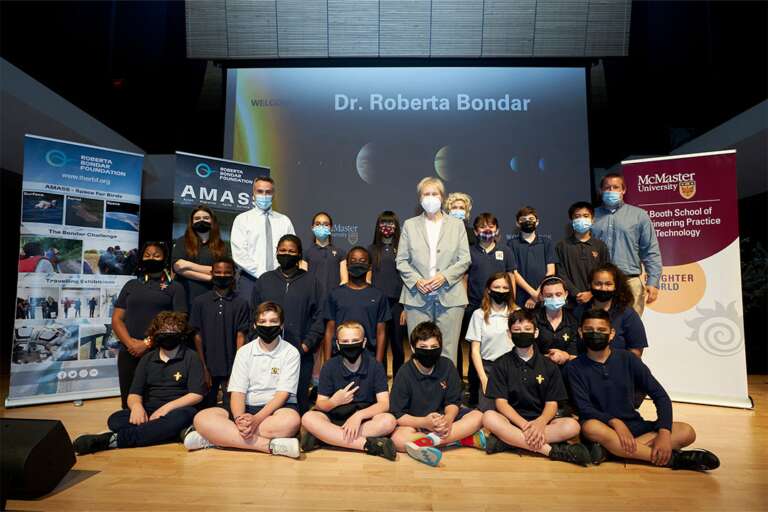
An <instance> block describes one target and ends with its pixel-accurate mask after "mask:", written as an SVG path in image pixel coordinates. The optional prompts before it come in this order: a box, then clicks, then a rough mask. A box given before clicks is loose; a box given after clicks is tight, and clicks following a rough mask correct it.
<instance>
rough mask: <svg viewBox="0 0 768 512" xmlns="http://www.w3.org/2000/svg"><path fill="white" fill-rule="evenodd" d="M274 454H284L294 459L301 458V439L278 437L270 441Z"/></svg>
mask: <svg viewBox="0 0 768 512" xmlns="http://www.w3.org/2000/svg"><path fill="white" fill-rule="evenodd" d="M269 451H270V453H272V455H284V456H286V457H291V458H292V459H298V458H299V440H298V439H296V438H295V437H276V438H275V439H273V440H271V441H270V442H269Z"/></svg>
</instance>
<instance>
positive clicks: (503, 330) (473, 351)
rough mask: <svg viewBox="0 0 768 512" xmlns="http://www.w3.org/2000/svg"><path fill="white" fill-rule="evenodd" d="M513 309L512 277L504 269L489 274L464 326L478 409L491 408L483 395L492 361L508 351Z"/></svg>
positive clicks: (510, 343)
mask: <svg viewBox="0 0 768 512" xmlns="http://www.w3.org/2000/svg"><path fill="white" fill-rule="evenodd" d="M515 309H517V305H516V304H515V298H514V296H513V294H512V279H511V278H510V276H509V274H508V273H507V272H497V273H495V274H493V275H491V276H490V277H489V278H488V279H487V280H486V283H485V290H484V291H483V298H482V301H481V305H480V307H479V308H477V309H475V311H474V312H473V313H472V317H471V320H470V323H469V327H468V329H467V335H466V339H467V341H468V342H470V343H471V345H470V347H471V348H470V355H471V358H472V359H471V363H470V364H471V365H472V366H473V368H475V372H476V374H477V376H478V378H479V381H480V382H479V388H480V389H479V403H478V406H479V407H478V408H479V409H480V411H483V412H485V411H488V410H492V409H493V408H494V404H493V401H492V400H490V399H488V397H487V396H486V390H487V387H488V376H489V375H490V373H491V369H492V368H493V362H494V361H495V360H497V359H498V358H500V357H501V356H503V355H504V354H506V353H507V352H509V351H510V350H512V340H511V339H510V338H509V330H508V329H509V328H508V326H507V321H508V319H509V315H510V314H511V313H512V312H513V311H514V310H515Z"/></svg>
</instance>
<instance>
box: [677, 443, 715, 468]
mask: <svg viewBox="0 0 768 512" xmlns="http://www.w3.org/2000/svg"><path fill="white" fill-rule="evenodd" d="M669 466H670V467H671V468H672V469H690V470H692V471H711V470H713V469H717V468H719V467H720V459H718V458H717V455H715V454H714V453H712V452H710V451H709V450H703V449H701V448H697V449H693V450H679V451H675V452H673V453H672V460H671V461H670V462H669Z"/></svg>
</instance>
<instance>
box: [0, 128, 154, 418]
mask: <svg viewBox="0 0 768 512" xmlns="http://www.w3.org/2000/svg"><path fill="white" fill-rule="evenodd" d="M143 159H144V156H143V155H140V154H136V153H127V152H124V151H117V150H112V149H105V148H98V147H94V146H87V145H84V144H77V143H74V142H67V141H62V140H55V139H48V138H45V137H37V136H34V135H27V136H26V137H25V139H24V181H23V184H22V210H21V236H20V240H19V246H18V251H19V260H18V261H19V263H18V266H19V280H18V288H17V291H16V312H15V324H14V333H13V350H12V356H11V381H10V389H9V392H8V398H7V399H6V406H17V405H27V404H35V403H45V402H57V401H65V400H77V399H83V398H98V397H104V396H114V395H117V394H119V392H120V391H119V386H118V378H117V366H116V359H115V358H116V356H117V352H118V350H119V346H120V345H119V341H118V340H117V338H116V337H115V336H114V334H113V333H112V329H111V316H112V311H113V309H114V303H115V301H116V300H117V296H118V294H119V293H120V289H121V288H122V287H123V285H124V284H125V283H126V282H127V281H128V280H130V279H133V278H134V277H133V274H134V273H135V269H136V265H137V262H138V254H137V252H138V242H139V203H140V199H141V171H142V162H143Z"/></svg>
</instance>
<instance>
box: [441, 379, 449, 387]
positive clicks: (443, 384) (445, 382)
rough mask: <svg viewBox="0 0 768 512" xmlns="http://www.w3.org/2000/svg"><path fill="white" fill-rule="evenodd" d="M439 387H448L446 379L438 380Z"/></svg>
mask: <svg viewBox="0 0 768 512" xmlns="http://www.w3.org/2000/svg"><path fill="white" fill-rule="evenodd" d="M440 387H441V388H442V389H448V381H445V380H443V381H440Z"/></svg>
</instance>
